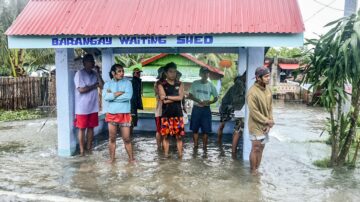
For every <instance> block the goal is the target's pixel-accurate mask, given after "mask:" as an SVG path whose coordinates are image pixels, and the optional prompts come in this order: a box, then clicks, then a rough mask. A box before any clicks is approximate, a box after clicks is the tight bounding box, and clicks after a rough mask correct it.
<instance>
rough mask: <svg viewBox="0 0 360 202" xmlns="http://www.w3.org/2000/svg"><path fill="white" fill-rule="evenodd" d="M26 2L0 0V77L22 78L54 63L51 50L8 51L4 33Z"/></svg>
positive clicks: (25, 0)
mask: <svg viewBox="0 0 360 202" xmlns="http://www.w3.org/2000/svg"><path fill="white" fill-rule="evenodd" d="M27 2H28V0H13V1H5V0H0V58H1V60H0V67H1V68H0V75H4V76H9V75H11V76H14V77H16V76H22V75H25V74H26V73H30V72H32V71H36V70H38V69H42V68H44V67H45V65H47V64H54V63H55V53H54V50H52V49H27V50H24V49H9V48H8V41H7V36H6V35H5V31H6V30H7V28H9V27H10V25H11V23H12V22H13V21H14V20H15V18H16V16H17V15H18V14H19V13H20V11H21V10H22V9H23V8H24V7H25V5H26V3H27Z"/></svg>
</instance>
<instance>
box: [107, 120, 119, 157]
mask: <svg viewBox="0 0 360 202" xmlns="http://www.w3.org/2000/svg"><path fill="white" fill-rule="evenodd" d="M108 126H109V154H110V160H109V162H110V163H113V162H114V161H115V151H116V134H117V128H118V127H117V126H114V125H113V124H111V123H109V124H108Z"/></svg>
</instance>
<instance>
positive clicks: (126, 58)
mask: <svg viewBox="0 0 360 202" xmlns="http://www.w3.org/2000/svg"><path fill="white" fill-rule="evenodd" d="M152 56H154V54H120V55H116V56H115V63H117V64H121V65H124V66H125V67H131V66H133V65H136V64H139V63H141V62H142V61H143V60H146V59H149V58H151V57H152Z"/></svg>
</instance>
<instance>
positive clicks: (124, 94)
mask: <svg viewBox="0 0 360 202" xmlns="http://www.w3.org/2000/svg"><path fill="white" fill-rule="evenodd" d="M132 95H133V88H132V84H131V82H130V81H127V82H125V89H124V91H119V96H118V97H116V99H115V102H124V101H129V100H131V97H132Z"/></svg>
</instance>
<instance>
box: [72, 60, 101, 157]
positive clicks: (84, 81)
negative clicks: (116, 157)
mask: <svg viewBox="0 0 360 202" xmlns="http://www.w3.org/2000/svg"><path fill="white" fill-rule="evenodd" d="M83 65H84V68H82V69H81V70H79V71H77V72H76V74H75V78H74V82H75V88H76V90H75V116H76V117H75V127H77V128H78V129H79V133H78V140H79V147H80V155H81V156H84V145H85V133H86V139H87V141H86V149H87V151H88V152H89V153H91V152H92V141H93V137H94V128H95V127H96V126H98V124H99V117H98V112H99V96H98V90H97V89H98V87H100V88H102V87H103V84H104V82H103V80H102V78H101V77H100V74H99V72H98V71H95V70H94V68H95V59H94V57H93V56H92V55H91V54H87V55H85V56H84V58H83ZM95 69H97V70H98V68H95Z"/></svg>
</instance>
